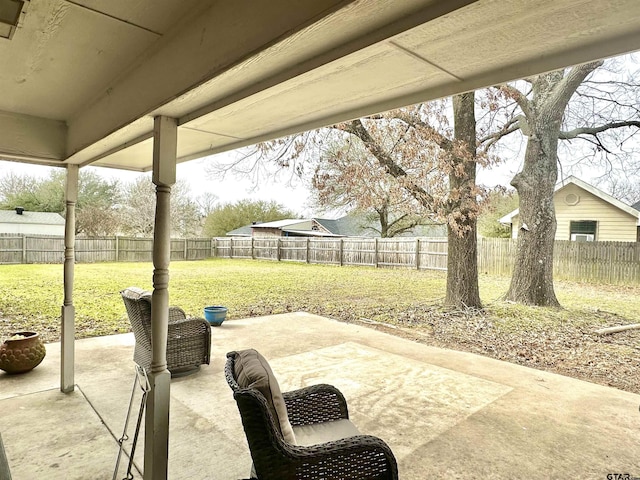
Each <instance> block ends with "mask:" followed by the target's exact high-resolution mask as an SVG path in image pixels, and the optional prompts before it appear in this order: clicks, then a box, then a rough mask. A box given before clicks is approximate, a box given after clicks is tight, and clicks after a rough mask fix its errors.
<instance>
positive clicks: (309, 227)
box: [227, 214, 446, 238]
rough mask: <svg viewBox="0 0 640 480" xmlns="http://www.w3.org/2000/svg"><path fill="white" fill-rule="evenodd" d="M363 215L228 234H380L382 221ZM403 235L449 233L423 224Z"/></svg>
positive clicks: (264, 226) (259, 225)
mask: <svg viewBox="0 0 640 480" xmlns="http://www.w3.org/2000/svg"><path fill="white" fill-rule="evenodd" d="M375 223H376V222H372V221H370V220H367V219H366V217H365V216H362V215H354V214H351V215H345V216H343V217H340V218H336V219H328V218H309V219H287V220H277V221H275V222H267V223H257V222H254V223H253V224H251V225H245V226H244V227H240V228H237V229H235V230H232V231H230V232H227V237H251V236H253V237H370V238H372V237H379V236H380V233H379V228H380V225H379V224H377V225H376V224H375ZM403 236H446V228H445V229H444V233H443V229H442V227H441V226H438V225H436V226H433V225H421V226H418V227H416V228H414V229H413V230H412V231H411V232H407V233H406V234H403Z"/></svg>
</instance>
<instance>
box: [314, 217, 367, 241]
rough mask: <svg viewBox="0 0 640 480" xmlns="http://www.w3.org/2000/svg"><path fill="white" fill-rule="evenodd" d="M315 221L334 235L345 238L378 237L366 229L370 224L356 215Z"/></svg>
mask: <svg viewBox="0 0 640 480" xmlns="http://www.w3.org/2000/svg"><path fill="white" fill-rule="evenodd" d="M315 220H316V222H318V223H319V224H320V225H322V226H323V227H324V228H326V229H327V230H329V231H330V232H331V233H333V234H335V235H344V236H345V237H376V236H378V234H377V233H376V232H375V231H374V230H372V229H370V228H366V226H367V225H368V223H370V222H367V220H365V219H364V218H363V217H360V216H357V215H345V216H344V217H340V218H336V219H328V218H316V219H315Z"/></svg>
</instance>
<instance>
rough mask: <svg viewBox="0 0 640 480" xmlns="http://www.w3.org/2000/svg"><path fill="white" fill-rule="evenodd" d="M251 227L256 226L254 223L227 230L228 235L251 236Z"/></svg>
mask: <svg viewBox="0 0 640 480" xmlns="http://www.w3.org/2000/svg"><path fill="white" fill-rule="evenodd" d="M251 227H255V225H253V224H249V225H245V226H244V227H240V228H236V229H235V230H231V231H230V232H227V234H226V235H227V237H250V236H251Z"/></svg>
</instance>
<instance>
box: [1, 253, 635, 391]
mask: <svg viewBox="0 0 640 480" xmlns="http://www.w3.org/2000/svg"><path fill="white" fill-rule="evenodd" d="M0 272H1V274H0V335H1V336H2V337H7V336H8V335H9V334H11V333H12V332H15V331H20V330H37V331H38V332H40V333H41V335H42V337H43V338H44V340H45V341H49V342H50V341H57V340H59V338H60V321H59V316H60V306H61V305H62V302H63V283H62V277H63V269H62V266H61V265H0ZM152 274H153V266H152V265H151V264H150V263H100V264H78V265H76V268H75V292H74V304H75V307H76V331H77V335H76V336H77V337H78V338H83V337H91V336H98V335H109V334H114V333H123V332H128V331H130V325H129V321H128V319H127V317H126V313H125V308H124V304H123V303H122V299H121V297H120V294H119V292H120V290H122V289H124V288H126V287H129V286H138V287H141V288H144V289H148V290H150V289H151V288H152V284H151V282H152ZM479 284H480V294H481V298H482V301H483V303H484V305H485V308H484V310H482V311H476V310H469V311H451V310H448V309H445V308H443V306H442V301H443V299H444V296H445V287H446V274H445V273H443V272H437V271H415V270H391V269H375V268H363V267H337V266H323V265H307V264H299V263H285V262H280V263H278V262H269V261H251V260H230V259H210V260H205V261H195V262H174V263H172V265H171V279H170V284H169V290H170V295H171V297H170V303H171V304H172V305H179V306H180V307H182V308H184V309H185V310H186V312H187V314H189V315H191V316H199V317H201V316H202V315H203V311H202V309H203V307H204V306H206V305H225V306H227V307H228V308H229V314H228V318H229V320H230V321H232V320H233V319H237V318H244V317H251V316H258V315H267V314H276V313H285V312H292V311H300V310H303V311H308V312H311V313H315V314H318V315H324V316H327V317H332V318H335V319H338V320H342V321H347V322H358V321H369V323H373V324H375V322H382V323H386V324H392V325H394V326H396V327H399V328H396V329H389V331H390V333H395V334H401V335H407V336H409V338H412V339H413V340H417V341H421V342H424V343H429V344H431V345H436V346H443V347H448V348H455V349H458V350H467V351H472V352H476V353H481V354H484V355H489V356H492V357H495V358H498V359H501V360H507V361H511V362H514V363H519V364H523V365H527V366H531V367H534V368H541V369H545V370H550V371H555V372H559V373H563V374H566V375H573V376H576V377H579V378H585V379H589V380H592V381H596V382H599V383H603V384H606V385H612V386H616V387H618V388H623V389H625V390H629V391H633V392H636V393H640V375H637V369H638V365H640V349H639V348H638V345H639V344H640V330H634V331H627V332H623V333H619V334H615V335H609V336H605V337H599V336H597V335H595V334H594V330H595V329H597V328H601V327H603V326H613V325H622V324H629V323H640V309H638V306H637V298H638V294H640V287H617V286H616V287H613V286H598V285H583V284H578V283H572V282H562V281H558V282H556V284H555V289H556V294H557V296H558V299H559V300H560V303H561V304H562V305H563V307H564V308H562V309H548V308H540V307H530V306H523V305H516V304H513V303H509V302H505V301H503V300H501V298H502V296H503V295H504V293H505V292H506V291H507V288H508V286H509V279H508V278H501V277H494V276H489V275H481V276H480V278H479ZM371 321H373V322H371ZM376 328H383V327H379V326H378V327H376Z"/></svg>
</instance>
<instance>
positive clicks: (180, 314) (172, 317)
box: [169, 307, 187, 323]
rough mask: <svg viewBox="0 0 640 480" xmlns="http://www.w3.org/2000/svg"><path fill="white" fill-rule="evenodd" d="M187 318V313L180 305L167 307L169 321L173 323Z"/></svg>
mask: <svg viewBox="0 0 640 480" xmlns="http://www.w3.org/2000/svg"><path fill="white" fill-rule="evenodd" d="M185 318H187V314H186V313H185V312H184V310H183V309H181V308H180V307H169V323H175V322H178V321H180V320H184V319H185Z"/></svg>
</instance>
